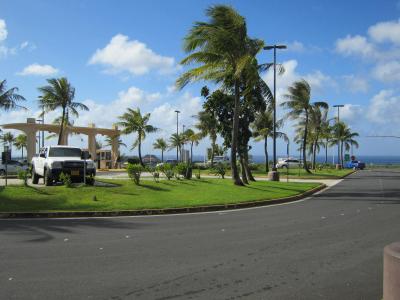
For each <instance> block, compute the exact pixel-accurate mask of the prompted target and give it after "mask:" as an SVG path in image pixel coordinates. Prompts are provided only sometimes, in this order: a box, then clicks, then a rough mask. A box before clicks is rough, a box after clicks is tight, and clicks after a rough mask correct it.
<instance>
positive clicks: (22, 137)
mask: <svg viewBox="0 0 400 300" xmlns="http://www.w3.org/2000/svg"><path fill="white" fill-rule="evenodd" d="M14 146H15V148H17V149H18V150H21V159H23V158H24V148H26V146H27V137H26V134H19V135H17V137H16V138H15V141H14Z"/></svg>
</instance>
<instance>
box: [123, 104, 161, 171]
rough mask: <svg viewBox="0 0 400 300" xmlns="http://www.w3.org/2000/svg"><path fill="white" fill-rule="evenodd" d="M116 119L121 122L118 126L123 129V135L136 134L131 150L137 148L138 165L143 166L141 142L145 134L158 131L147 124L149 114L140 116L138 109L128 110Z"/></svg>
mask: <svg viewBox="0 0 400 300" xmlns="http://www.w3.org/2000/svg"><path fill="white" fill-rule="evenodd" d="M118 118H119V119H120V120H121V121H120V122H118V125H121V126H122V127H123V130H122V133H123V134H131V133H136V134H137V139H136V140H135V141H134V142H133V145H132V148H133V149H134V148H136V147H137V148H138V152H139V161H140V164H141V165H142V166H144V163H143V160H142V142H143V141H144V139H145V138H146V134H148V133H152V132H156V131H157V130H158V129H157V128H156V127H154V126H152V125H149V124H147V123H148V122H149V119H150V113H147V114H144V115H142V114H141V112H140V109H139V108H137V109H132V108H128V109H127V112H126V113H124V114H123V115H122V116H119V117H118Z"/></svg>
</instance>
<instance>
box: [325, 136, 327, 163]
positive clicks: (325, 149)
mask: <svg viewBox="0 0 400 300" xmlns="http://www.w3.org/2000/svg"><path fill="white" fill-rule="evenodd" d="M327 163H328V139H326V142H325V164H327Z"/></svg>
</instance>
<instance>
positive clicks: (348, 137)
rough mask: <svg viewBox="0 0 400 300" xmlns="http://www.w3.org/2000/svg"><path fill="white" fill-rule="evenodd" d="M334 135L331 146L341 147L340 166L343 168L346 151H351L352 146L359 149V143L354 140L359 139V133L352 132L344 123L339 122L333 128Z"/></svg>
mask: <svg viewBox="0 0 400 300" xmlns="http://www.w3.org/2000/svg"><path fill="white" fill-rule="evenodd" d="M333 131H334V134H333V136H332V139H331V146H334V145H337V144H338V143H339V146H340V158H339V159H340V164H341V166H342V167H343V161H344V159H343V154H344V150H346V151H349V150H350V148H351V146H355V147H356V148H358V142H357V141H356V140H355V139H354V138H355V137H358V136H359V134H358V133H357V132H352V131H351V129H350V128H349V127H348V126H347V125H346V124H345V123H344V122H339V123H336V124H335V125H334V126H333Z"/></svg>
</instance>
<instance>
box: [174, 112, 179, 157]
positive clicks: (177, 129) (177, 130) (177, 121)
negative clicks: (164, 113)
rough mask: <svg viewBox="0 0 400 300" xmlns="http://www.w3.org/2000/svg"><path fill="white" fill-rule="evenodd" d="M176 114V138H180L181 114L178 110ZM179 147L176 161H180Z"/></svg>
mask: <svg viewBox="0 0 400 300" xmlns="http://www.w3.org/2000/svg"><path fill="white" fill-rule="evenodd" d="M175 112H176V138H178V135H179V113H180V111H179V110H176V111H175ZM178 153H179V147H178V145H176V161H178V159H179V156H178V155H179V154H178Z"/></svg>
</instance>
